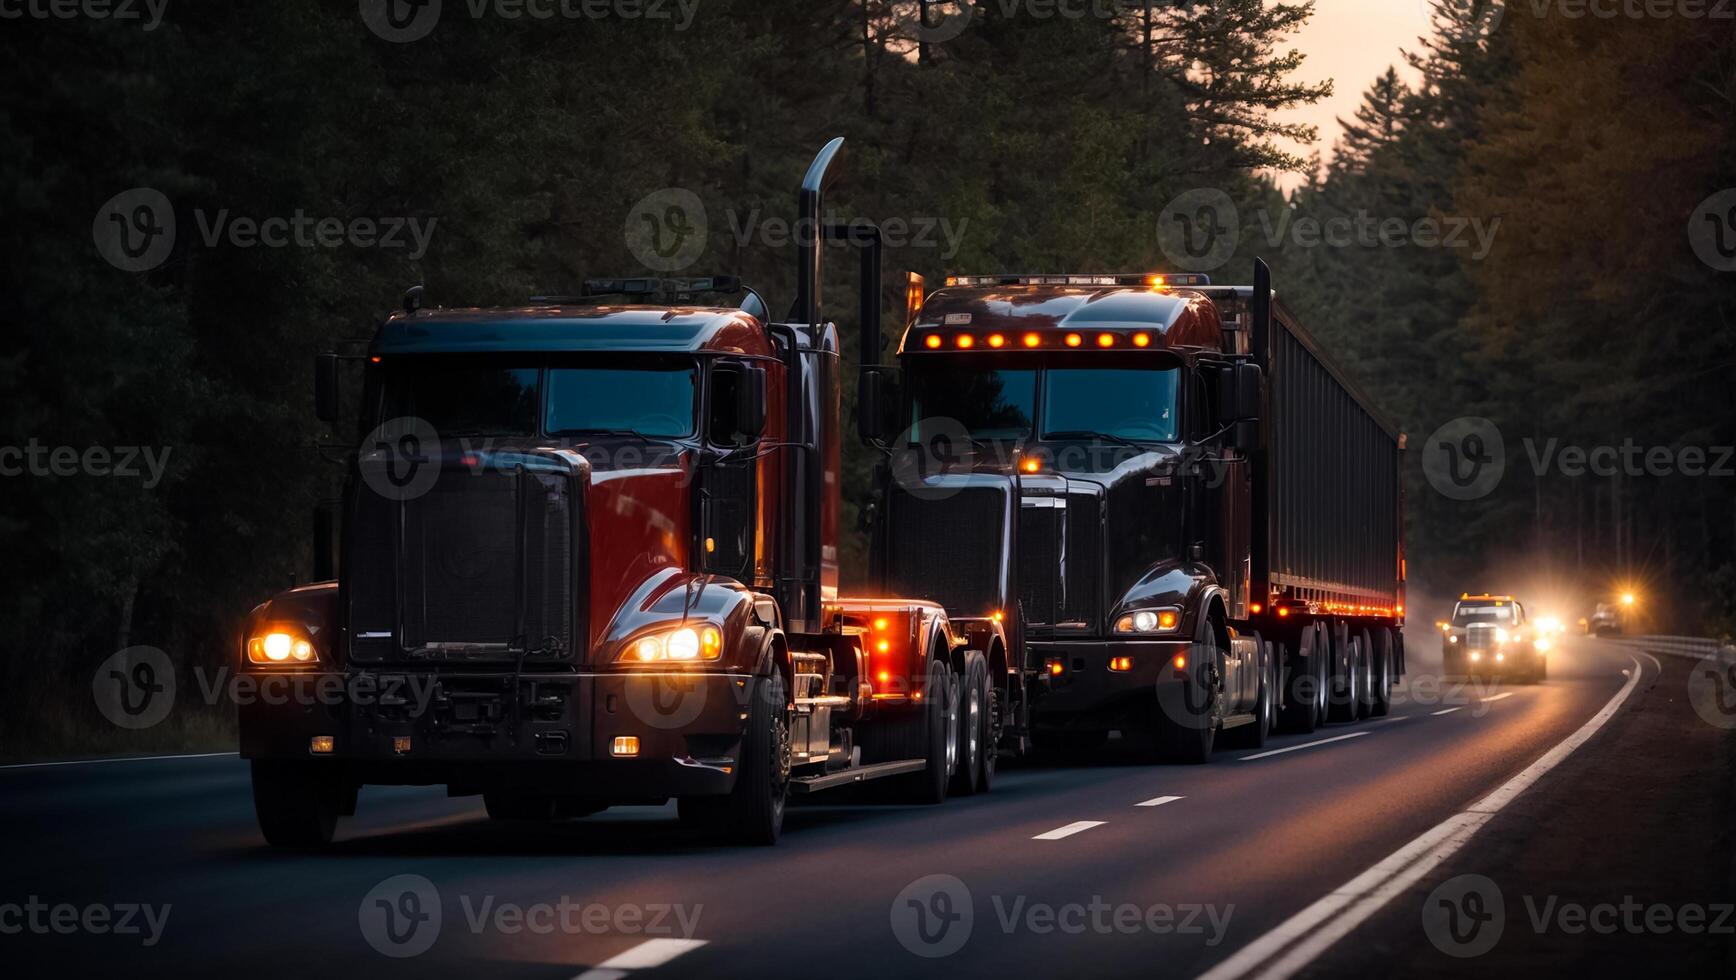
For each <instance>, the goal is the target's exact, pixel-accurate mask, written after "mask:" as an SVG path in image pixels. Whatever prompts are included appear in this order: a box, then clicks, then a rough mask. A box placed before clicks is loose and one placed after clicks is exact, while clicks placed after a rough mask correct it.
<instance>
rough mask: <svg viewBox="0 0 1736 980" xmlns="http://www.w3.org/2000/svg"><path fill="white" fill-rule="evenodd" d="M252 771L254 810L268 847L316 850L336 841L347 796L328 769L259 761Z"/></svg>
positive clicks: (316, 765)
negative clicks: (339, 816) (340, 816)
mask: <svg viewBox="0 0 1736 980" xmlns="http://www.w3.org/2000/svg"><path fill="white" fill-rule="evenodd" d="M252 768H253V811H254V813H255V814H256V815H257V816H258V818H259V829H260V830H261V831H262V832H263V833H264V834H265V842H266V843H267V844H270V845H271V846H272V847H277V848H313V847H324V846H325V845H327V844H330V843H331V842H332V835H333V834H334V833H335V832H336V831H337V826H338V809H339V808H340V807H341V805H342V796H343V793H342V788H341V787H340V786H339V785H338V782H337V780H336V779H335V778H334V777H333V776H332V775H331V774H330V773H329V772H328V771H327V770H326V767H324V766H322V765H320V764H319V763H311V762H280V761H275V760H267V759H255V760H254V761H253V767H252Z"/></svg>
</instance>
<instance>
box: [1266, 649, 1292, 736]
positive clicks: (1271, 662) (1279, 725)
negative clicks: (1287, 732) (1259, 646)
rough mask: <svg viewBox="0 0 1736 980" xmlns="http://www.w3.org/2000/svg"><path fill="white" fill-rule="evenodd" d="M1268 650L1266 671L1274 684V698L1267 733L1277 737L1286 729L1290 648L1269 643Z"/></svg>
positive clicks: (1271, 701) (1269, 703)
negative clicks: (1284, 709)
mask: <svg viewBox="0 0 1736 980" xmlns="http://www.w3.org/2000/svg"><path fill="white" fill-rule="evenodd" d="M1266 649H1267V652H1268V653H1269V654H1270V657H1269V658H1268V662H1267V664H1266V669H1267V671H1268V675H1267V679H1268V680H1269V681H1270V682H1271V684H1272V697H1271V698H1270V699H1269V701H1268V705H1267V707H1268V709H1269V713H1268V717H1267V719H1266V722H1267V724H1266V733H1267V734H1269V735H1276V734H1278V732H1279V731H1281V730H1282V729H1283V727H1284V718H1283V714H1282V708H1283V702H1284V663H1285V661H1286V660H1288V659H1289V657H1290V648H1289V647H1286V646H1285V645H1284V644H1282V643H1268V644H1266Z"/></svg>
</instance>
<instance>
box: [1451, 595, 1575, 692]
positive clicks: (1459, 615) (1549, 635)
mask: <svg viewBox="0 0 1736 980" xmlns="http://www.w3.org/2000/svg"><path fill="white" fill-rule="evenodd" d="M1554 632H1555V631H1554V630H1552V629H1549V628H1545V627H1544V626H1542V625H1540V624H1539V623H1537V622H1534V621H1533V620H1532V618H1531V615H1530V613H1529V612H1528V611H1527V610H1526V608H1525V604H1524V603H1522V602H1520V601H1519V600H1518V599H1515V598H1514V597H1512V596H1510V595H1490V594H1487V593H1483V594H1478V595H1472V594H1471V593H1468V592H1467V593H1464V594H1463V595H1461V596H1460V597H1459V601H1458V602H1456V603H1454V604H1453V615H1452V618H1451V619H1449V620H1448V621H1447V622H1445V623H1443V624H1442V625H1441V661H1442V664H1443V670H1444V672H1445V673H1446V674H1448V675H1460V676H1471V677H1479V676H1481V677H1504V678H1529V679H1531V680H1543V679H1544V678H1545V677H1546V676H1547V675H1548V658H1549V650H1550V648H1551V646H1552V645H1553V644H1554V637H1553V634H1554Z"/></svg>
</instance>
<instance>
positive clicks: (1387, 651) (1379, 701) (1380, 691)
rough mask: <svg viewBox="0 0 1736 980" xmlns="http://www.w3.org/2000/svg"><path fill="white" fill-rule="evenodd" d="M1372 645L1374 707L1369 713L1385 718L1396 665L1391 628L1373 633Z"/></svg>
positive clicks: (1390, 706) (1389, 702)
mask: <svg viewBox="0 0 1736 980" xmlns="http://www.w3.org/2000/svg"><path fill="white" fill-rule="evenodd" d="M1374 647H1375V654H1376V656H1375V664H1374V707H1373V710H1372V711H1371V712H1370V713H1371V714H1372V715H1374V717H1376V718H1385V717H1386V716H1387V715H1388V714H1390V713H1391V712H1392V679H1393V675H1394V674H1395V673H1397V667H1398V664H1397V662H1396V660H1395V655H1396V651H1395V650H1394V649H1393V644H1392V630H1390V629H1381V630H1379V631H1378V632H1377V633H1376V634H1375V641H1374Z"/></svg>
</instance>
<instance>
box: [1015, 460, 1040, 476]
mask: <svg viewBox="0 0 1736 980" xmlns="http://www.w3.org/2000/svg"><path fill="white" fill-rule="evenodd" d="M1019 469H1020V470H1022V471H1023V472H1026V473H1041V472H1043V463H1042V461H1041V460H1036V459H1027V460H1024V461H1022V462H1020V463H1019Z"/></svg>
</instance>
